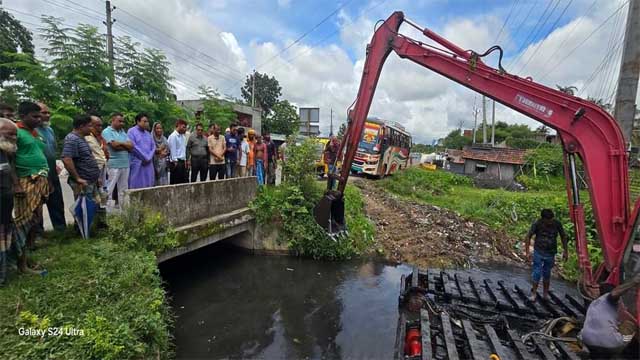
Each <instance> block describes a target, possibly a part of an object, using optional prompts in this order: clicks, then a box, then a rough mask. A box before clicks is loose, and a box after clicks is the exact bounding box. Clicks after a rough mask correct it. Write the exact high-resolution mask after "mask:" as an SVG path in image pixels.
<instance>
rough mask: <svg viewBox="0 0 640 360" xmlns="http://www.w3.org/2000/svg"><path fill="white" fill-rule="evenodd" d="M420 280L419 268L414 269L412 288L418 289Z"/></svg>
mask: <svg viewBox="0 0 640 360" xmlns="http://www.w3.org/2000/svg"><path fill="white" fill-rule="evenodd" d="M419 278H420V275H418V268H417V267H415V266H414V267H413V272H412V273H411V287H412V288H417V287H418V280H419Z"/></svg>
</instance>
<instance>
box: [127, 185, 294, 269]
mask: <svg viewBox="0 0 640 360" xmlns="http://www.w3.org/2000/svg"><path fill="white" fill-rule="evenodd" d="M256 194H257V186H256V178H255V177H245V178H234V179H225V180H214V181H205V182H196V183H189V184H180V185H167V186H157V187H153V188H146V189H136V190H130V191H127V195H126V196H125V198H126V199H125V203H126V204H132V203H140V204H142V205H143V206H145V207H147V208H149V209H150V210H153V211H157V212H159V213H161V214H162V215H163V216H164V217H165V218H166V219H167V221H169V223H170V224H171V225H173V226H174V227H175V228H176V230H177V232H178V235H179V236H178V239H179V243H180V246H179V247H177V248H175V249H172V250H169V251H166V252H164V253H162V254H160V255H158V262H163V261H166V260H169V259H171V258H174V257H176V256H180V255H182V254H185V253H188V252H191V251H194V250H197V249H199V248H201V247H204V246H207V245H210V244H213V243H216V242H218V241H222V240H225V239H228V238H232V237H233V240H232V243H233V244H234V245H236V246H239V247H242V248H245V249H249V250H252V251H258V252H267V253H269V252H278V253H279V252H283V251H284V252H286V251H287V247H286V245H280V244H278V243H277V241H276V234H265V233H264V232H263V231H262V229H261V228H260V227H259V226H257V225H256V221H255V216H254V215H253V211H252V210H251V209H249V203H250V202H251V201H252V200H253V199H255V197H256Z"/></svg>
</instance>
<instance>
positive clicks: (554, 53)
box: [541, 0, 598, 70]
mask: <svg viewBox="0 0 640 360" xmlns="http://www.w3.org/2000/svg"><path fill="white" fill-rule="evenodd" d="M597 2H598V0H593V2H592V3H591V5H590V6H589V8H588V9H587V11H585V13H584V14H585V15H584V16H581V17H580V18H578V20H577V21H576V22H575V23H573V26H572V27H571V29H570V30H569V32H568V33H567V36H565V37H564V39H563V40H562V42H561V43H560V45H558V47H557V48H556V50H555V51H554V52H553V54H551V56H549V57H547V60H546V61H545V62H544V64H543V65H542V66H541V69H543V70H544V68H545V66H547V64H549V62H550V61H551V60H552V59H554V58H555V56H556V54H557V53H558V51H560V50H561V49H564V47H563V46H564V44H565V43H566V42H567V40H569V39H570V38H571V35H573V32H574V31H575V30H576V29H577V28H578V25H579V24H580V22H581V21H582V19H583V18H584V17H585V16H587V14H589V13H591V10H592V9H593V7H594V6H595V5H596V3H597Z"/></svg>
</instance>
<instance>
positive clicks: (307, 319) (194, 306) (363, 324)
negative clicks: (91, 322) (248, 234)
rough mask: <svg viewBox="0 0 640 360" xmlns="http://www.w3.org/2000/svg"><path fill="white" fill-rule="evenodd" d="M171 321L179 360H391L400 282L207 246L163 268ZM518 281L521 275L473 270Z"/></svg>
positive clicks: (393, 273)
mask: <svg viewBox="0 0 640 360" xmlns="http://www.w3.org/2000/svg"><path fill="white" fill-rule="evenodd" d="M161 271H162V275H163V278H164V279H165V281H167V283H168V285H167V287H168V290H169V292H170V294H171V296H172V297H173V299H172V306H173V308H174V311H175V314H176V316H177V319H176V324H175V332H174V335H175V343H176V346H177V349H176V351H177V357H178V358H180V359H186V358H205V359H219V358H263V359H280V358H292V359H301V358H311V359H323V358H326V359H337V358H343V359H390V358H392V357H393V351H394V349H393V346H394V342H395V332H396V326H397V320H398V291H399V286H400V276H401V275H402V274H408V273H410V271H411V268H410V267H408V266H404V265H389V264H384V263H380V262H374V261H371V260H360V261H349V262H339V263H338V262H322V261H313V260H307V259H298V258H292V257H273V256H271V257H270V256H252V255H249V254H246V253H243V252H239V251H237V250H234V249H233V248H228V247H224V246H221V245H214V246H212V247H209V248H207V249H203V250H201V251H198V252H197V253H194V254H191V255H186V256H183V257H181V258H178V259H175V260H173V261H171V262H168V263H165V264H163V265H162V266H161ZM471 273H472V274H473V273H475V274H478V276H482V277H493V278H499V277H501V276H502V277H509V279H510V280H513V279H514V278H516V279H517V278H519V279H520V280H521V281H522V283H523V284H526V278H527V277H528V273H527V272H526V271H525V270H514V269H499V270H497V271H491V272H489V271H488V270H486V271H484V270H474V271H471Z"/></svg>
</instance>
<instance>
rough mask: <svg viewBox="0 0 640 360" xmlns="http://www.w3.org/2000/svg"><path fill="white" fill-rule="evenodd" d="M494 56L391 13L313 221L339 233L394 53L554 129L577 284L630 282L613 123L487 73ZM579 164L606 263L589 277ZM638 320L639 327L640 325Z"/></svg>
mask: <svg viewBox="0 0 640 360" xmlns="http://www.w3.org/2000/svg"><path fill="white" fill-rule="evenodd" d="M403 23H407V24H409V25H411V26H413V27H415V28H417V29H418V30H420V31H421V32H422V34H423V35H425V36H426V37H427V38H428V39H430V40H431V41H432V42H435V43H436V44H437V46H432V45H429V44H426V43H424V42H421V41H418V40H415V39H412V38H409V37H407V36H405V35H402V34H400V33H399V29H400V25H402V24H403ZM493 51H499V52H500V60H501V59H502V49H500V48H499V47H497V46H494V47H492V48H491V49H489V51H487V52H485V53H484V54H478V53H476V52H474V51H471V50H464V49H462V48H460V47H458V46H457V45H455V44H453V43H451V42H449V41H447V40H446V39H444V38H443V37H441V36H439V35H438V34H436V33H434V32H433V31H431V30H429V29H423V28H420V27H418V26H417V25H415V24H414V23H412V22H410V21H408V20H406V19H405V18H404V14H403V13H402V12H395V13H393V14H392V15H391V16H390V17H389V18H388V19H387V20H386V21H384V22H382V24H380V25H379V26H378V27H377V29H376V31H375V33H374V35H373V38H372V40H371V42H370V44H369V45H368V46H367V56H366V61H365V64H364V70H363V74H362V79H361V81H360V87H359V90H358V95H357V98H356V101H355V103H354V105H353V106H352V108H351V109H350V110H349V113H348V114H349V116H348V128H347V131H346V133H345V137H344V139H343V141H342V144H341V149H340V152H339V154H341V155H342V168H341V169H340V172H339V174H330V175H329V176H330V177H333V178H334V179H335V180H337V184H338V186H337V189H336V190H334V189H331V188H329V189H328V190H327V193H326V195H325V197H324V198H323V199H322V200H321V202H320V203H319V204H318V205H317V206H316V208H315V215H316V220H317V221H318V223H319V224H320V225H321V226H323V227H325V228H326V229H328V230H329V231H331V232H334V231H341V230H344V229H345V222H344V204H343V197H342V194H343V193H344V189H345V186H346V183H347V178H348V176H349V172H350V169H351V162H352V161H353V158H354V156H355V153H356V150H357V147H358V142H359V140H360V136H361V134H362V131H363V126H364V123H365V120H366V118H367V115H368V112H369V109H370V107H371V102H372V100H373V96H374V93H375V90H376V85H377V83H378V79H379V77H380V73H381V71H382V67H383V65H384V62H385V60H386V58H387V57H388V56H389V54H390V53H391V52H395V53H396V54H397V55H398V56H400V57H401V58H404V59H408V60H410V61H412V62H414V63H416V64H419V65H422V66H424V67H426V68H428V69H430V70H432V71H435V72H437V73H439V74H440V75H442V76H444V77H447V78H449V79H451V80H453V81H455V82H457V83H459V84H461V85H463V86H466V87H468V88H470V89H472V90H474V91H476V92H479V93H481V94H483V95H486V96H488V97H489V98H491V99H493V100H495V101H497V102H499V103H501V104H503V105H505V106H507V107H509V108H511V109H513V110H515V111H517V112H519V113H521V114H524V115H526V116H528V117H530V118H533V119H535V120H537V121H540V122H541V123H543V124H545V125H547V126H549V127H551V128H553V129H555V130H556V131H557V133H558V135H559V137H560V139H561V140H562V146H563V149H564V157H565V175H566V176H565V177H566V178H567V195H568V199H569V208H570V214H571V219H572V221H573V223H574V225H575V228H574V229H575V236H576V247H577V252H578V262H579V266H580V268H581V270H582V278H581V283H582V284H583V286H584V287H585V290H586V291H587V292H589V293H591V294H592V295H596V294H597V292H598V281H600V280H604V279H605V278H606V279H607V281H608V282H609V283H611V284H614V285H616V284H618V283H619V282H620V281H621V280H623V279H624V278H625V277H627V276H625V275H628V276H633V274H625V267H624V266H623V265H624V264H623V263H622V260H623V255H624V257H625V258H628V257H629V256H631V257H634V256H635V257H640V243H639V244H638V245H637V246H630V245H629V241H628V240H629V239H630V238H631V237H632V235H633V234H634V228H635V227H634V223H635V221H633V220H632V217H631V215H632V212H631V208H630V203H629V190H628V189H629V186H628V185H629V184H628V168H627V167H628V155H627V151H626V148H625V141H624V137H623V135H622V132H621V130H620V128H619V126H618V124H617V123H616V121H615V120H614V119H613V118H612V117H611V115H609V114H608V113H607V112H605V111H604V110H602V109H601V108H600V107H599V106H597V105H596V104H593V103H592V102H589V101H586V100H583V99H580V98H578V97H575V96H571V95H568V94H565V93H562V92H560V91H557V90H555V89H551V88H548V87H546V86H543V85H541V84H537V83H535V82H534V81H533V80H532V79H531V78H521V77H518V76H516V75H512V74H508V73H507V72H506V71H505V70H504V69H503V68H502V65H501V64H500V65H499V68H498V69H495V68H492V67H490V66H488V65H486V64H485V63H484V62H483V61H482V57H483V56H486V55H488V54H489V53H491V52H493ZM578 160H580V161H582V164H583V166H584V170H585V173H586V180H587V184H588V191H589V195H590V199H591V207H592V209H593V213H594V218H595V220H596V221H595V222H596V228H597V231H598V237H599V240H600V242H601V244H602V250H603V257H604V263H603V266H601V267H600V269H598V271H596V272H595V275H594V273H593V271H592V269H591V262H590V260H589V253H588V250H587V237H586V233H585V220H584V219H585V215H584V208H583V204H582V202H581V200H580V192H579V186H578V181H577V170H576V169H577V166H578V165H577V161H578ZM330 183H331V182H330ZM637 213H638V204H636V207H635V209H634V211H633V214H634V215H636V214H637ZM628 245H629V246H628ZM634 262H635V260H634ZM638 266H640V261H638ZM635 267H636V266H634V268H635ZM639 270H640V269H633V270H627V272H629V271H633V272H634V273H635V272H637V271H639ZM636 299H640V297H636ZM638 301H640V300H636V301H634V303H633V304H629V305H630V306H628V308H629V307H631V308H636V307H638V306H640V303H639V302H638ZM634 310H635V309H634ZM633 312H634V313H637V312H636V311H633ZM636 320H637V321H638V322H640V318H636Z"/></svg>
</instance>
